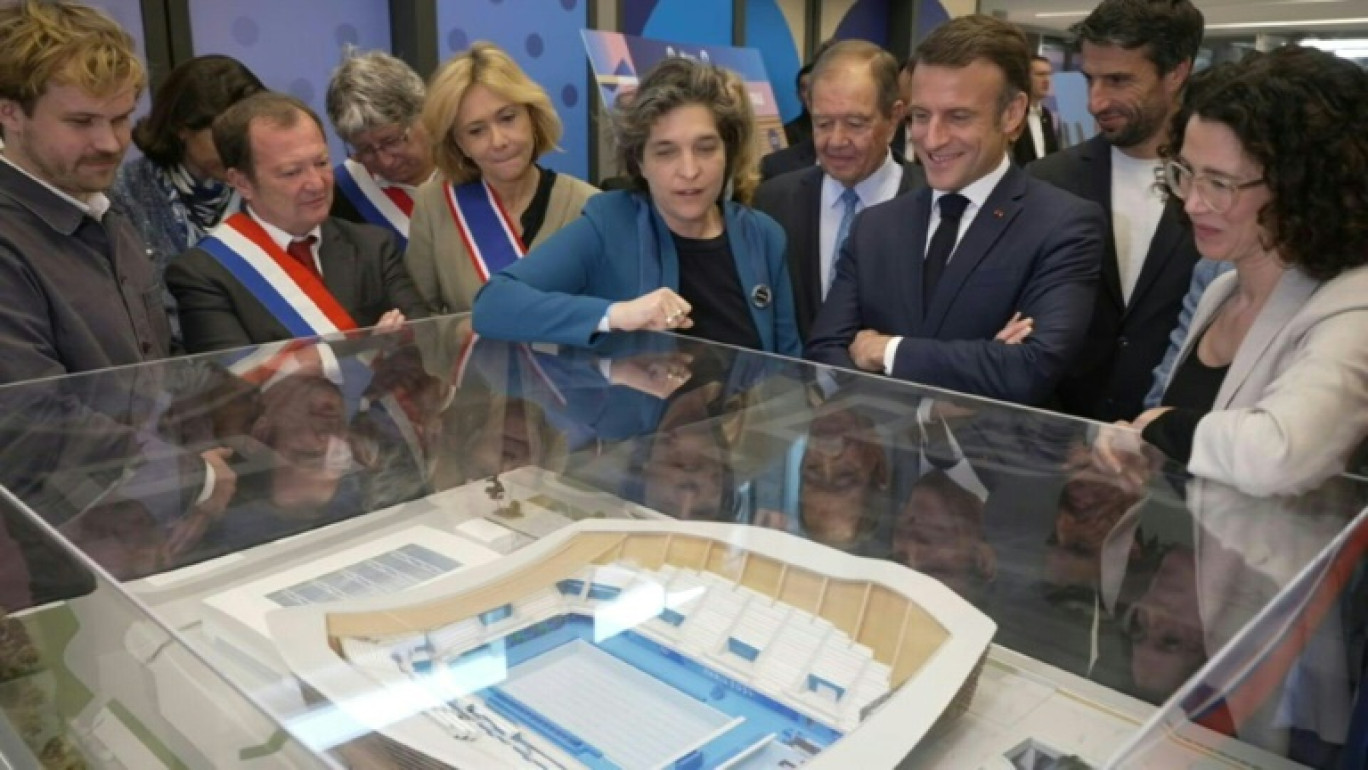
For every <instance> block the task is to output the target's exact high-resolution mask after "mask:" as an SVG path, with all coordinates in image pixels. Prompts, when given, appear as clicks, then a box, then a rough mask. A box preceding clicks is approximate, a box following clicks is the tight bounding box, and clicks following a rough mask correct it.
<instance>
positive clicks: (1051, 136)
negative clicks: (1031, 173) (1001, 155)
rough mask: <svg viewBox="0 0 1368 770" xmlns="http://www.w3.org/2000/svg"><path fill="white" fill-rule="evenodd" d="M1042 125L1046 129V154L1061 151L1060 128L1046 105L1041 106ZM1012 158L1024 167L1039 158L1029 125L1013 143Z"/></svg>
mask: <svg viewBox="0 0 1368 770" xmlns="http://www.w3.org/2000/svg"><path fill="white" fill-rule="evenodd" d="M1040 127H1041V129H1043V130H1044V131H1045V154H1046V155H1051V154H1053V153H1056V152H1059V129H1058V128H1057V127H1056V126H1055V120H1054V114H1053V113H1051V112H1050V111H1049V110H1047V109H1045V108H1044V107H1041V108H1040ZM1012 160H1015V161H1016V163H1017V165H1018V166H1022V167H1025V165H1026V164H1027V163H1030V162H1031V161H1033V160H1037V158H1036V151H1035V142H1034V141H1032V139H1031V127H1030V126H1029V125H1026V126H1024V127H1023V128H1022V130H1021V136H1020V138H1018V139H1017V140H1016V143H1015V144H1013V145H1012Z"/></svg>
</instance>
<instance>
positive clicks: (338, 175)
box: [333, 158, 413, 250]
mask: <svg viewBox="0 0 1368 770" xmlns="http://www.w3.org/2000/svg"><path fill="white" fill-rule="evenodd" d="M333 177H334V178H335V179H336V180H337V189H338V191H339V192H341V193H342V194H343V195H345V196H347V200H349V201H351V203H352V205H353V206H355V207H356V210H357V212H358V213H360V214H361V216H362V217H364V218H365V220H366V221H367V222H369V223H371V224H373V225H379V226H381V227H384V228H386V229H388V230H390V231H391V232H393V233H394V234H395V235H396V236H398V238H399V246H400V249H401V250H402V249H406V248H408V236H409V219H410V217H411V216H412V215H413V198H411V197H410V196H409V194H408V193H406V192H404V191H403V190H401V189H399V188H397V187H381V186H380V185H378V184H376V183H375V178H374V177H372V176H371V175H370V172H369V171H367V170H366V167H365V166H363V165H361V164H360V163H357V162H356V161H354V160H352V159H351V158H347V159H346V160H344V161H342V162H341V163H339V164H337V167H336V168H335V169H333Z"/></svg>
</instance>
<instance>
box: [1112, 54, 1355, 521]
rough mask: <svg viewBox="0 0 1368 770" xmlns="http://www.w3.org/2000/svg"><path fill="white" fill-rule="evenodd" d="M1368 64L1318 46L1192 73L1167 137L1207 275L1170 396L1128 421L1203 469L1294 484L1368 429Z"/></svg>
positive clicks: (1168, 174)
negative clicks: (1216, 265)
mask: <svg viewBox="0 0 1368 770" xmlns="http://www.w3.org/2000/svg"><path fill="white" fill-rule="evenodd" d="M1364 126H1368V73H1364V72H1363V71H1362V70H1360V69H1359V68H1358V67H1357V66H1356V65H1354V64H1353V63H1351V62H1349V61H1347V60H1344V59H1340V58H1337V57H1335V56H1334V55H1332V54H1329V53H1325V52H1322V51H1319V50H1316V49H1313V48H1302V47H1300V46H1288V47H1285V48H1280V49H1277V50H1275V51H1273V52H1272V53H1268V54H1262V55H1259V54H1251V55H1250V56H1249V57H1247V58H1246V59H1245V60H1244V61H1242V62H1241V63H1239V64H1228V65H1221V66H1219V67H1216V68H1215V69H1213V70H1211V71H1208V72H1206V73H1202V74H1201V75H1199V76H1197V77H1196V78H1194V80H1193V83H1192V86H1191V89H1190V92H1189V94H1188V96H1187V99H1186V100H1185V102H1184V105H1183V108H1182V110H1180V112H1179V113H1178V114H1177V115H1176V116H1175V117H1174V119H1173V123H1172V126H1171V129H1170V131H1171V134H1172V136H1173V142H1172V145H1171V146H1169V147H1167V148H1166V149H1165V166H1164V168H1165V178H1166V184H1167V187H1168V189H1169V191H1170V193H1171V194H1172V195H1173V196H1174V197H1175V198H1176V199H1179V200H1181V201H1183V204H1184V211H1185V212H1186V213H1187V215H1188V216H1189V217H1190V220H1191V223H1192V228H1193V232H1194V235H1195V237H1196V242H1197V248H1198V250H1199V251H1201V253H1202V256H1203V257H1206V258H1208V259H1215V260H1220V261H1222V262H1229V263H1231V264H1233V265H1234V270H1233V271H1232V272H1230V273H1227V274H1225V275H1222V276H1221V277H1220V278H1218V279H1216V281H1215V282H1213V283H1212V284H1211V286H1210V287H1209V288H1208V289H1207V291H1206V293H1205V294H1204V295H1203V297H1202V301H1201V304H1200V305H1198V307H1197V312H1196V314H1195V315H1194V318H1193V325H1192V333H1191V334H1190V335H1189V339H1188V341H1187V343H1186V344H1185V345H1184V348H1183V351H1182V353H1181V354H1180V356H1179V358H1178V364H1177V366H1176V367H1175V369H1174V372H1173V374H1172V376H1171V377H1170V379H1169V381H1168V384H1167V388H1166V390H1165V392H1164V397H1163V403H1162V406H1160V407H1158V408H1155V409H1150V410H1148V411H1146V412H1144V413H1143V414H1141V415H1140V416H1139V417H1137V418H1136V419H1135V421H1134V423H1133V427H1135V428H1137V429H1140V430H1142V431H1143V436H1144V438H1145V440H1147V441H1149V442H1150V443H1152V444H1154V445H1155V446H1157V447H1159V448H1160V449H1161V450H1163V451H1164V452H1165V453H1166V454H1168V455H1169V456H1170V457H1173V458H1175V459H1177V460H1179V461H1181V462H1184V463H1186V464H1187V466H1188V470H1189V471H1191V472H1192V473H1194V474H1195V475H1198V476H1202V477H1206V478H1211V479H1215V480H1218V481H1221V482H1223V483H1227V484H1231V485H1234V486H1236V487H1239V488H1240V489H1242V490H1244V491H1246V492H1249V493H1251V494H1275V493H1276V494H1283V493H1292V492H1296V491H1299V490H1302V489H1305V488H1307V487H1309V486H1311V485H1314V484H1316V483H1318V482H1320V481H1322V480H1324V479H1325V478H1327V477H1329V476H1331V475H1333V474H1335V473H1338V472H1340V471H1342V470H1343V469H1344V467H1345V464H1346V462H1347V461H1348V459H1349V457H1350V456H1351V455H1352V453H1353V452H1354V450H1355V448H1356V447H1358V446H1359V444H1360V443H1361V442H1362V441H1363V440H1364V438H1365V436H1368V334H1365V333H1364V330H1365V329H1368V267H1366V266H1365V265H1368V133H1365V131H1364V130H1363V127H1364Z"/></svg>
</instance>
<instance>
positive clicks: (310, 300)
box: [167, 93, 427, 352]
mask: <svg viewBox="0 0 1368 770" xmlns="http://www.w3.org/2000/svg"><path fill="white" fill-rule="evenodd" d="M214 144H215V146H216V147H217V149H218V152H219V156H220V157H221V158H222V160H223V164H224V167H225V168H226V169H227V178H228V182H229V184H231V185H233V187H234V188H235V189H236V190H237V191H238V193H239V194H240V195H241V196H242V200H243V201H244V202H245V203H246V210H245V211H244V212H242V213H239V214H237V215H234V216H232V217H230V218H228V219H227V220H225V221H224V222H223V223H222V224H221V225H219V226H218V227H216V228H215V229H214V230H213V231H211V232H210V234H209V236H208V237H206V238H205V239H204V240H203V241H201V242H200V243H199V245H197V246H196V247H195V248H193V249H191V250H189V251H187V252H186V253H184V254H182V255H181V256H180V257H178V258H176V259H175V260H174V261H172V263H171V265H170V266H169V268H168V269H167V285H168V286H169V287H170V288H171V291H172V293H173V294H175V295H176V300H177V304H178V305H179V308H180V316H181V325H182V328H183V330H184V333H185V346H186V349H187V350H189V351H190V352H201V351H206V350H222V349H225V348H232V347H241V346H245V345H255V344H261V343H265V342H275V341H277V340H283V339H290V338H294V337H306V336H314V335H320V334H331V333H336V332H346V331H350V330H353V329H358V328H364V327H369V326H378V327H383V328H386V329H390V328H396V327H398V326H399V325H401V324H403V322H404V321H405V320H406V319H407V318H420V317H424V316H426V315H427V309H426V306H425V305H424V303H423V300H422V297H421V296H420V295H419V294H418V291H417V289H415V288H414V286H413V281H412V280H411V279H410V278H409V276H408V272H407V271H406V270H405V268H404V264H403V257H402V255H401V254H400V251H399V248H398V246H397V244H396V241H395V237H394V235H393V234H392V233H390V232H386V231H385V230H383V229H381V228H378V227H374V226H372V225H366V224H355V223H351V222H346V221H344V220H340V219H337V218H334V217H330V216H329V215H328V212H329V209H330V208H331V206H332V201H333V170H332V164H331V162H330V161H329V159H328V145H327V143H326V141H325V140H324V137H323V126H322V123H321V122H320V121H319V119H318V116H317V115H315V114H314V113H313V112H312V111H311V110H310V109H309V108H308V107H307V106H306V105H305V104H304V103H303V102H301V101H299V100H298V99H295V98H294V97H290V96H286V95H283V94H275V93H263V94H257V95H255V96H253V97H250V98H248V99H245V100H243V101H241V102H238V103H237V104H236V105H234V106H233V107H232V108H231V109H229V110H228V111H227V112H225V113H224V114H223V115H221V116H220V117H219V118H218V119H217V120H215V122H214Z"/></svg>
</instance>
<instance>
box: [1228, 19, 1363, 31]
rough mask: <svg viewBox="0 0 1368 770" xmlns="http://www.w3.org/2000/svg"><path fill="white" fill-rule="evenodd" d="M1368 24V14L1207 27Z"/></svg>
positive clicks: (1236, 27) (1242, 27)
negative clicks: (1339, 17)
mask: <svg viewBox="0 0 1368 770" xmlns="http://www.w3.org/2000/svg"><path fill="white" fill-rule="evenodd" d="M1349 24H1368V16H1361V17H1359V18H1356V19H1303V20H1296V21H1242V22H1238V23H1231V24H1208V25H1206V28H1207V29H1262V28H1268V27H1334V26H1337V25H1349Z"/></svg>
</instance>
